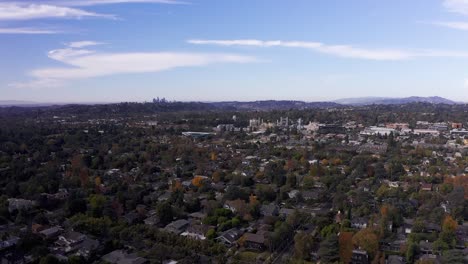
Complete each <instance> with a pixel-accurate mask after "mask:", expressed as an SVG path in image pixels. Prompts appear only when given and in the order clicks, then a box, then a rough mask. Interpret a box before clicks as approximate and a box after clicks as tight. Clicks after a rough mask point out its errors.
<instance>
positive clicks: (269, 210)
mask: <svg viewBox="0 0 468 264" xmlns="http://www.w3.org/2000/svg"><path fill="white" fill-rule="evenodd" d="M278 212H279V208H278V206H277V205H275V204H273V203H271V204H264V205H262V206H261V207H260V214H261V215H263V216H277V215H278Z"/></svg>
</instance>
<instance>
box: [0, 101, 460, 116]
mask: <svg viewBox="0 0 468 264" xmlns="http://www.w3.org/2000/svg"><path fill="white" fill-rule="evenodd" d="M308 109H310V110H313V109H330V110H331V109H334V110H340V111H347V110H351V109H352V110H353V111H354V112H356V113H359V112H363V114H364V112H367V111H373V112H375V113H377V112H385V113H386V114H387V115H388V111H390V112H391V113H393V114H397V113H402V114H403V113H409V112H413V113H421V114H422V115H428V114H429V113H430V115H431V116H432V117H436V116H440V115H443V113H446V115H450V116H454V117H455V116H456V117H458V118H459V117H460V115H462V116H463V114H464V113H465V114H466V111H467V105H462V104H457V105H448V104H431V103H409V104H401V105H368V106H349V105H340V104H337V103H330V102H302V101H255V102H164V103H161V102H158V103H117V104H96V105H78V104H74V105H56V106H35V107H19V106H10V107H0V117H28V118H32V117H36V116H63V115H70V116H81V117H88V118H109V117H113V116H128V117H132V116H141V115H152V114H157V113H171V112H205V113H206V112H219V111H225V112H238V111H271V110H277V111H292V110H294V111H301V110H308ZM421 117H423V116H421ZM426 117H428V116H426ZM445 117H447V116H445ZM436 119H437V118H436Z"/></svg>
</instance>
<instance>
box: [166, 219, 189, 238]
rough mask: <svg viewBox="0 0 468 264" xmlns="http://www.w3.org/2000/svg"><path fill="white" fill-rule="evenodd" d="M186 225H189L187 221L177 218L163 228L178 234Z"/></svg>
mask: <svg viewBox="0 0 468 264" xmlns="http://www.w3.org/2000/svg"><path fill="white" fill-rule="evenodd" d="M188 225H189V221H187V220H185V219H179V220H176V221H174V222H172V223H170V224H168V225H167V226H166V227H164V230H166V231H168V232H171V233H174V234H177V235H180V234H181V233H182V232H184V231H185V230H186V229H187V227H188Z"/></svg>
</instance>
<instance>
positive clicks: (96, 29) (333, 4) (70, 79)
mask: <svg viewBox="0 0 468 264" xmlns="http://www.w3.org/2000/svg"><path fill="white" fill-rule="evenodd" d="M0 43H2V44H1V46H0V56H1V58H2V59H1V60H0V67H1V71H0V77H1V78H0V94H1V96H0V100H29V101H36V102H118V101H149V100H150V99H151V98H153V97H166V98H168V99H170V100H181V101H190V100H199V101H220V100H242V101H246V100H263V99H277V100H304V101H319V100H320V101H323V100H333V99H338V98H349V97H364V96H386V97H407V96H413V95H414V96H442V97H445V98H449V99H452V100H455V101H468V45H467V44H468V0H415V1H406V0H396V1H385V2H384V1H379V2H376V1H371V0H356V1H338V0H336V1H335V0H317V1H308V0H298V1H279V0H272V1H267V0H261V1H260V0H259V1H253V0H239V1H219V0H218V1H209V0H206V1H203V0H187V1H172V0H77V1H70V0H56V1H53V0H48V1H47V0H35V1H33V0H23V1H6V2H5V1H2V2H1V3H0Z"/></svg>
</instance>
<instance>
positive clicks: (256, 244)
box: [243, 233, 266, 251]
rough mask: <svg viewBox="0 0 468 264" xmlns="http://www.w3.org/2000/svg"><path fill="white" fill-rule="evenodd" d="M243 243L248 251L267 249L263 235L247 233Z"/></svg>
mask: <svg viewBox="0 0 468 264" xmlns="http://www.w3.org/2000/svg"><path fill="white" fill-rule="evenodd" d="M243 241H244V247H245V248H246V249H250V250H258V251H263V250H264V249H265V248H266V245H265V241H266V240H265V236H264V235H263V234H252V233H245V234H244V236H243Z"/></svg>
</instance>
